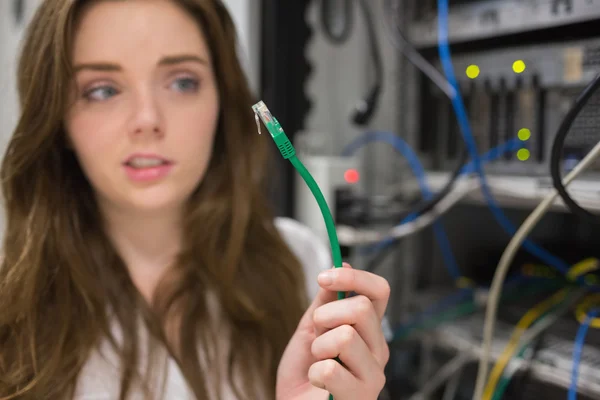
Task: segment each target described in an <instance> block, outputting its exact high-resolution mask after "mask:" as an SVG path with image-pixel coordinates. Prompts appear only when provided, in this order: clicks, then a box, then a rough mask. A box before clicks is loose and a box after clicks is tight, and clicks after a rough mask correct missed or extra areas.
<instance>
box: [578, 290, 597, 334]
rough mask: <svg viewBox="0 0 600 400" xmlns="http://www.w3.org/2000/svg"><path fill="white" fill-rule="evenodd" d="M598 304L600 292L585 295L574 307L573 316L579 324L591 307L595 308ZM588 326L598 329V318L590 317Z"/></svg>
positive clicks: (585, 317)
mask: <svg viewBox="0 0 600 400" xmlns="http://www.w3.org/2000/svg"><path fill="white" fill-rule="evenodd" d="M599 305H600V293H594V294H591V295H589V296H587V297H586V298H585V299H583V301H582V302H581V303H579V305H578V306H577V307H576V308H575V317H576V318H577V321H579V323H580V324H583V323H584V321H585V320H586V319H587V316H588V314H589V312H590V310H591V309H592V308H597V307H598V306H599ZM589 326H590V327H591V328H596V329H600V318H592V320H591V322H590V324H589Z"/></svg>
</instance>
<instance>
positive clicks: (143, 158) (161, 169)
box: [123, 154, 173, 185]
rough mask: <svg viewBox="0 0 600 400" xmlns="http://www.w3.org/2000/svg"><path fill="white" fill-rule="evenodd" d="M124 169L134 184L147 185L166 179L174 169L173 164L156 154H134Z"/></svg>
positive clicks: (128, 159)
mask: <svg viewBox="0 0 600 400" xmlns="http://www.w3.org/2000/svg"><path fill="white" fill-rule="evenodd" d="M123 167H124V171H125V174H126V175H127V177H128V178H129V179H130V180H131V181H132V182H136V183H143V184H144V185H147V184H150V183H153V182H160V181H161V180H162V179H164V178H166V177H167V176H168V175H169V174H170V173H171V170H172V169H173V162H172V161H171V160H168V159H166V158H164V157H161V156H157V155H155V154H133V155H131V156H130V157H129V158H127V160H125V162H124V163H123Z"/></svg>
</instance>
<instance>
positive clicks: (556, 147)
mask: <svg viewBox="0 0 600 400" xmlns="http://www.w3.org/2000/svg"><path fill="white" fill-rule="evenodd" d="M598 87H600V74H599V75H597V76H596V77H595V78H594V79H593V80H592V81H591V82H590V83H589V84H588V85H587V86H586V87H585V89H583V91H582V92H581V93H580V94H579V96H577V99H576V100H575V103H573V106H572V107H571V109H570V110H569V111H568V112H567V115H566V116H565V118H564V119H563V121H562V123H561V124H560V127H559V128H558V132H557V133H556V136H554V141H553V143H552V152H551V154H550V175H551V176H552V184H553V185H554V188H555V189H556V190H557V192H558V194H559V195H560V197H561V198H562V200H563V202H564V203H565V204H566V205H567V207H568V208H569V209H570V210H571V212H572V213H573V214H575V215H577V216H578V217H580V218H582V219H585V220H590V219H591V220H592V221H594V222H597V223H598V222H600V217H599V216H598V215H596V214H593V213H591V212H589V211H588V210H586V209H585V208H583V207H581V206H580V205H579V204H578V203H577V202H576V201H575V200H573V198H572V197H571V196H570V195H569V193H568V192H567V189H566V188H565V186H564V185H563V183H562V177H561V171H560V162H561V159H562V155H563V154H562V152H563V147H564V144H565V138H566V137H567V134H568V133H569V130H570V129H571V126H572V125H573V122H574V121H575V118H577V115H579V113H580V112H581V110H582V109H583V107H584V106H585V105H586V104H587V102H588V101H589V99H590V97H592V95H593V94H594V93H595V92H596V90H598Z"/></svg>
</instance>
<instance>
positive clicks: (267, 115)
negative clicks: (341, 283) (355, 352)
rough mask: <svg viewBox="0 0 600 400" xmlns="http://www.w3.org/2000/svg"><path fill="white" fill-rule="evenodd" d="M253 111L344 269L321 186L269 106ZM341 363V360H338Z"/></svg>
mask: <svg viewBox="0 0 600 400" xmlns="http://www.w3.org/2000/svg"><path fill="white" fill-rule="evenodd" d="M252 110H253V111H254V114H255V117H256V124H257V127H258V133H261V130H260V122H259V118H260V120H261V121H262V122H263V124H264V125H265V127H266V128H267V130H268V131H269V133H270V134H271V137H272V138H273V141H274V142H275V144H276V145H277V148H278V149H279V152H280V153H281V155H282V156H283V158H284V159H286V160H289V161H290V162H291V163H292V165H293V166H294V168H295V169H296V171H298V173H299V174H300V176H301V177H302V179H304V182H305V183H306V185H307V186H308V188H309V189H310V191H311V192H312V194H313V196H314V197H315V200H317V204H318V205H319V209H320V210H321V214H322V215H323V219H324V220H325V226H326V228H327V236H329V245H330V246H331V254H332V259H333V266H334V267H335V268H341V267H342V251H341V250H340V243H339V241H338V237H337V232H336V229H335V223H334V222H333V216H332V215H331V210H330V209H329V206H328V205H327V201H325V197H324V196H323V193H322V192H321V189H320V188H319V185H318V184H317V182H316V181H315V179H314V178H313V177H312V175H311V174H310V172H308V170H307V169H306V167H305V166H304V164H302V161H300V159H298V157H296V149H295V148H294V146H293V145H292V142H291V141H290V140H289V139H288V137H287V135H286V134H285V132H284V131H283V128H282V127H281V125H280V124H279V122H278V121H277V119H275V117H273V115H272V114H271V112H270V111H269V109H268V108H267V106H266V105H265V103H264V102H262V101H259V102H258V103H256V104H255V105H253V106H252ZM337 296H338V300H341V299H344V298H345V297H346V293H344V292H338V295H337ZM336 360H337V361H338V362H340V360H339V359H336ZM329 399H330V400H333V395H331V394H330V395H329Z"/></svg>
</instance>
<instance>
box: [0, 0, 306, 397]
mask: <svg viewBox="0 0 600 400" xmlns="http://www.w3.org/2000/svg"><path fill="white" fill-rule="evenodd" d="M84 3H87V2H86V1H81V0H80V1H78V0H44V1H43V2H42V4H41V6H40V8H39V9H38V11H37V13H36V14H35V16H34V18H33V21H32V22H31V24H30V25H29V28H28V31H27V32H26V37H25V39H24V43H23V49H22V54H21V57H20V60H19V68H18V71H19V73H18V91H19V96H20V105H21V110H22V112H21V115H20V118H19V121H18V124H17V127H16V130H15V132H14V135H13V136H12V139H11V140H10V143H9V145H8V149H7V152H6V155H5V157H4V159H3V162H2V170H1V172H0V174H1V179H2V190H3V195H4V199H5V203H6V231H5V237H4V254H3V260H2V265H1V266H0V398H2V399H9V398H11V399H12V398H26V399H36V400H39V399H55V398H61V399H62V398H65V394H67V396H66V397H67V398H68V397H69V396H71V397H72V393H73V392H74V388H75V386H76V383H77V378H78V375H79V373H80V371H81V369H82V367H83V365H84V364H85V362H86V360H87V359H88V357H89V355H90V353H91V352H92V350H93V349H94V347H95V346H96V345H98V343H99V341H100V340H101V339H107V340H108V341H109V342H110V343H111V344H112V346H113V347H114V350H115V351H116V352H117V354H118V355H119V356H120V358H121V363H122V366H121V367H122V379H121V394H120V398H121V399H125V398H126V397H127V394H128V393H129V392H131V387H132V385H133V384H134V383H135V382H136V381H138V380H139V381H143V377H141V376H140V374H139V373H138V372H137V371H139V368H138V367H139V365H138V364H139V363H140V362H141V361H140V351H141V349H139V348H138V346H137V339H136V338H137V335H138V333H139V331H138V325H137V323H136V321H139V320H140V317H141V319H142V320H143V321H144V327H145V329H148V331H149V332H150V333H151V337H152V338H153V341H152V343H154V344H155V345H156V344H157V343H158V344H159V345H161V346H163V348H166V349H168V350H169V351H170V352H171V354H172V355H173V357H174V358H175V359H176V360H177V362H178V364H179V366H180V367H181V370H182V371H183V374H184V376H185V378H186V380H187V382H188V384H189V386H190V387H191V388H192V390H193V392H194V394H195V395H196V397H197V398H198V399H205V398H207V397H208V394H207V393H208V392H209V384H210V383H211V382H210V380H209V379H207V378H206V368H205V366H206V364H205V363H203V362H202V361H201V360H200V359H199V355H198V353H199V351H198V350H199V347H200V349H201V348H203V349H204V353H205V354H208V355H211V354H212V355H213V356H214V357H219V360H225V362H226V363H227V366H228V368H227V370H228V371H229V373H228V374H227V375H228V376H226V377H223V379H228V380H229V381H230V382H231V383H232V385H233V386H234V388H235V392H236V393H237V395H238V396H239V398H248V399H253V398H258V397H259V395H258V394H257V392H256V391H255V388H256V386H257V385H256V378H258V381H259V382H260V383H259V385H258V386H259V387H260V386H262V387H260V389H261V390H264V391H265V392H264V393H265V395H266V396H267V398H274V397H275V377H276V370H277V365H278V363H279V360H280V358H281V355H282V353H283V351H284V349H285V346H286V344H287V342H288V340H289V338H290V337H291V335H292V334H293V332H294V330H295V328H296V325H297V323H298V321H299V319H300V317H301V314H302V312H303V310H304V308H305V306H306V299H305V294H304V293H303V291H304V288H305V285H304V276H303V273H302V269H301V267H300V264H299V262H298V260H297V259H295V258H294V257H293V255H292V253H291V251H290V250H289V249H288V248H287V247H286V245H285V243H284V242H283V240H282V238H281V237H280V236H279V234H278V232H277V231H276V228H275V226H274V224H273V218H272V215H271V213H270V210H269V207H268V204H267V201H266V199H265V196H264V190H263V189H264V181H265V179H264V178H265V170H266V168H265V163H266V160H267V151H266V149H265V145H266V144H265V142H267V138H265V137H264V135H263V136H258V135H257V132H256V126H255V123H254V118H253V114H252V110H251V105H252V101H253V99H252V96H251V93H250V91H249V88H248V85H247V82H246V80H245V76H244V73H243V70H242V68H241V66H240V64H239V62H238V59H237V56H236V33H235V28H234V25H233V23H232V20H231V18H230V16H229V14H228V12H227V10H226V8H225V6H224V5H223V4H222V3H221V1H219V0H177V3H178V4H180V5H181V7H183V8H184V9H186V10H187V11H188V12H189V13H190V15H192V16H193V17H194V18H195V19H196V20H197V22H198V24H199V26H200V27H201V29H202V31H203V32H204V34H205V38H206V40H207V43H208V45H209V49H210V51H211V53H212V58H213V63H214V65H213V67H214V71H215V74H216V77H217V82H218V88H219V97H220V101H221V105H220V109H221V115H220V116H219V123H218V131H217V133H216V141H215V144H214V149H213V156H212V159H211V162H210V165H209V168H208V171H207V173H206V177H205V179H204V180H203V182H202V183H201V184H200V186H199V187H198V189H197V190H196V192H195V193H194V195H193V196H192V198H191V200H190V203H189V208H190V209H189V210H188V212H187V214H186V216H187V222H186V226H185V227H184V229H185V240H186V243H184V250H183V251H182V253H181V254H180V256H179V258H178V261H177V263H176V264H175V265H174V266H173V267H172V268H171V269H170V270H169V272H168V274H167V276H165V277H164V278H163V279H162V280H161V283H160V284H159V287H158V288H157V292H156V295H155V298H154V300H153V301H152V302H151V304H147V303H146V302H144V300H143V299H142V297H141V295H140V294H139V292H138V291H137V290H136V288H135V287H134V285H133V283H132V281H131V279H130V277H129V275H128V273H127V270H126V268H125V265H124V263H123V261H122V259H121V258H120V257H119V255H118V254H117V253H116V251H115V249H114V248H113V247H112V245H111V244H110V242H109V240H108V238H107V236H106V234H105V232H104V231H103V229H102V224H101V216H100V213H99V210H98V207H97V204H96V201H95V198H94V195H93V192H92V189H91V187H90V184H89V183H88V181H87V180H86V178H85V176H84V174H83V172H82V170H81V168H80V166H79V164H78V162H77V160H76V158H75V156H74V154H73V153H72V151H71V150H70V149H69V146H67V143H66V139H65V137H66V133H65V131H64V125H63V119H64V116H65V115H66V112H67V110H68V108H69V98H70V88H71V87H72V79H73V74H72V70H71V54H70V53H71V48H72V42H73V35H74V26H75V24H76V20H77V18H78V15H79V14H80V12H81V7H83V4H84ZM207 293H211V294H214V296H215V297H216V299H217V301H218V302H219V307H220V318H221V319H222V320H224V321H225V322H226V323H227V326H228V328H229V332H230V342H231V343H232V345H231V346H232V347H231V349H230V350H229V351H227V354H219V355H218V356H217V355H214V354H215V352H214V351H212V350H211V351H208V350H209V348H214V346H215V340H216V335H217V334H220V333H218V332H215V331H214V329H211V325H210V324H209V323H207V321H209V317H210V309H209V307H208V304H207ZM174 314H176V318H175V317H173V315H174ZM170 319H175V320H177V321H179V325H178V327H177V329H176V332H177V333H176V335H175V337H170V336H169V335H168V334H166V333H165V331H166V330H165V329H164V327H165V326H166V325H168V322H169V320H170ZM115 321H116V322H117V323H118V326H119V327H120V330H121V331H122V332H123V338H120V339H119V340H117V338H115V337H114V334H113V331H112V330H111V328H110V327H111V324H113V323H114V322H115ZM209 362H210V360H209ZM209 365H210V364H209ZM234 371H238V373H239V375H240V377H241V379H239V380H238V379H236V380H235V381H236V382H240V384H239V385H236V384H235V383H234V382H233V379H232V376H233V372H234ZM261 395H262V394H261Z"/></svg>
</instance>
